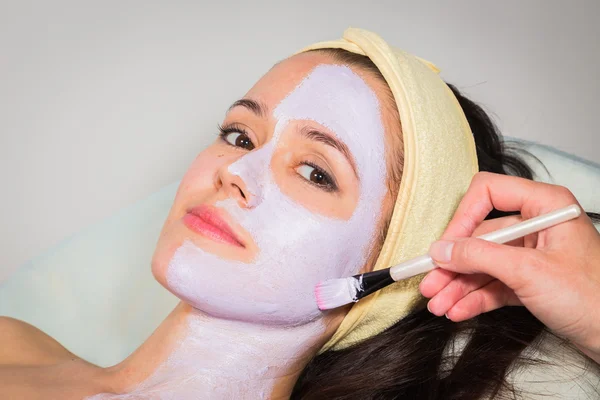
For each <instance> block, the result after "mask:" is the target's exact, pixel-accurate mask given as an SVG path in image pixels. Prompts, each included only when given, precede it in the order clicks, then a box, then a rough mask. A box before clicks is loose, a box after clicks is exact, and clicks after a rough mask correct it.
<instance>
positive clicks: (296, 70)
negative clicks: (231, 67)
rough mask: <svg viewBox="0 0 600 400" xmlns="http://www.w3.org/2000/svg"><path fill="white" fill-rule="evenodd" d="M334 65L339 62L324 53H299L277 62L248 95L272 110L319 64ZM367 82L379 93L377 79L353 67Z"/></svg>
mask: <svg viewBox="0 0 600 400" xmlns="http://www.w3.org/2000/svg"><path fill="white" fill-rule="evenodd" d="M327 64H330V65H333V64H337V65H339V64H340V63H337V62H335V61H333V59H332V58H331V57H330V56H328V55H326V54H323V53H319V52H308V53H301V54H297V55H295V56H293V57H290V58H287V59H285V60H283V61H281V62H280V63H278V64H276V65H275V66H274V67H273V68H271V69H270V70H269V72H267V73H266V74H265V75H264V76H263V77H262V78H261V79H260V80H259V81H258V82H256V84H255V85H254V86H253V87H252V88H251V89H250V90H249V91H248V93H247V94H246V96H244V97H248V98H252V99H255V100H258V101H261V102H263V103H264V104H265V105H267V106H268V108H269V110H270V111H273V109H274V108H275V107H276V106H277V105H278V104H279V103H280V102H281V101H282V100H283V99H284V98H285V97H286V96H287V95H288V94H289V93H290V92H292V91H293V90H294V89H295V88H296V87H297V86H298V85H299V84H300V83H301V82H302V80H303V79H304V78H306V77H307V76H308V75H309V74H310V73H311V72H312V71H313V70H314V69H315V67H317V66H319V65H327ZM351 69H352V71H353V72H354V73H355V74H356V75H358V76H359V77H360V78H361V79H362V80H363V81H365V83H366V84H367V85H368V86H369V87H370V88H371V90H373V91H374V92H375V93H377V91H376V90H375V89H376V86H377V85H376V82H375V79H374V78H372V77H371V76H366V75H368V74H365V73H363V72H362V71H359V70H357V69H356V68H351Z"/></svg>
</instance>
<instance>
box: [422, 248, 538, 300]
mask: <svg viewBox="0 0 600 400" xmlns="http://www.w3.org/2000/svg"><path fill="white" fill-rule="evenodd" d="M537 253H539V251H538V250H534V249H529V248H523V247H514V246H507V245H503V244H498V243H494V242H488V241H486V240H483V239H478V238H464V239H458V240H456V241H450V240H440V241H437V242H435V243H433V244H432V245H431V247H430V248H429V255H430V256H431V258H432V259H433V261H434V262H435V263H436V265H437V266H439V267H440V268H443V269H446V270H449V271H453V272H458V273H461V274H475V273H484V274H487V275H490V276H492V277H494V278H496V279H498V280H500V281H502V282H503V283H504V284H506V286H508V287H510V288H511V289H513V290H516V288H517V287H521V286H522V285H523V284H525V283H526V282H528V281H529V277H530V276H531V274H532V273H534V274H535V269H534V268H533V267H534V266H538V265H540V264H541V263H539V262H537V261H535V260H536V258H537V257H539V255H538V254H537Z"/></svg>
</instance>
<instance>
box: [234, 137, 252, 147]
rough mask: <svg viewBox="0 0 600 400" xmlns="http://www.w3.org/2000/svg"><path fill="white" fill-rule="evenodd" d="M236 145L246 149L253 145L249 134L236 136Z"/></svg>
mask: <svg viewBox="0 0 600 400" xmlns="http://www.w3.org/2000/svg"><path fill="white" fill-rule="evenodd" d="M235 145H236V146H239V147H243V148H245V149H248V148H250V147H252V142H250V139H248V137H247V136H245V135H240V136H238V137H237V138H236V140H235Z"/></svg>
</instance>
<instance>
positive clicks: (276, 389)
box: [0, 53, 399, 399]
mask: <svg viewBox="0 0 600 400" xmlns="http://www.w3.org/2000/svg"><path fill="white" fill-rule="evenodd" d="M322 64H334V62H333V61H332V60H331V59H330V58H329V56H326V55H323V54H320V53H305V54H300V55H297V56H294V57H292V58H290V59H287V60H285V61H283V62H281V63H279V64H277V65H276V66H275V67H273V68H272V69H271V70H270V71H269V72H268V73H267V74H266V75H265V76H264V77H263V78H262V79H261V80H260V81H259V82H257V84H256V85H255V86H254V87H253V88H252V89H251V90H250V91H249V92H248V93H247V94H246V96H245V97H246V98H252V99H254V100H258V101H260V102H261V103H263V104H264V105H266V106H267V108H269V109H273V108H274V107H275V106H276V105H277V104H279V103H280V102H281V100H282V99H283V98H284V97H285V96H286V94H288V93H289V92H290V91H291V90H293V89H294V88H295V87H296V86H297V85H298V84H299V82H301V81H302V79H303V78H304V77H306V76H307V75H308V74H309V73H310V71H312V70H313V69H314V68H315V67H316V66H318V65H322ZM353 72H354V73H356V74H357V75H359V76H360V77H361V78H362V79H363V80H364V82H365V83H367V85H368V86H369V87H370V88H371V89H372V90H373V92H374V93H375V94H376V95H377V98H378V99H379V102H380V103H382V102H384V101H389V99H388V98H387V97H386V96H387V93H386V92H385V90H384V87H383V85H382V83H381V82H379V81H378V80H377V79H376V78H375V77H372V76H370V75H368V74H366V73H363V72H361V71H358V70H356V69H355V68H353ZM381 112H382V113H383V115H382V120H383V126H384V129H385V134H386V136H385V141H386V160H387V164H388V165H389V164H390V163H393V162H395V161H396V160H395V152H394V151H393V150H392V149H391V148H392V146H391V145H390V144H391V143H395V142H394V141H393V140H392V139H391V137H392V135H399V132H398V129H399V127H397V126H395V125H394V124H393V123H391V124H390V122H391V121H393V118H392V117H391V116H390V115H389V114H388V113H387V111H386V108H385V107H382V109H381ZM232 121H235V122H238V123H240V122H241V123H243V124H244V125H245V126H246V127H247V130H248V131H249V132H250V134H249V136H254V137H252V139H253V142H254V143H257V144H259V145H260V143H265V142H267V141H268V140H269V135H271V134H272V132H273V128H274V124H275V122H276V121H275V120H274V119H273V118H272V117H271V116H266V117H260V116H258V115H256V114H255V113H253V112H251V111H249V110H248V109H247V108H245V107H234V108H232V109H231V110H229V112H228V113H227V115H226V117H225V120H224V121H223V123H222V125H223V126H226V125H227V124H229V123H230V122H232ZM293 140H296V139H293ZM284 145H286V146H289V147H290V148H292V149H302V151H304V152H305V154H306V155H308V156H309V157H312V159H311V161H313V162H315V163H317V164H319V166H321V167H323V169H325V170H326V172H328V173H330V174H331V175H333V177H334V179H335V181H336V183H337V185H338V188H339V190H338V191H337V192H335V193H332V192H326V191H321V190H320V189H319V188H317V187H315V186H311V185H310V184H309V183H307V182H306V179H305V177H306V176H310V174H308V172H310V171H307V170H306V169H305V168H304V167H301V166H298V167H299V168H303V169H299V168H296V167H295V166H293V165H292V164H289V163H287V164H286V163H281V165H282V167H281V168H280V169H276V170H274V171H273V173H274V175H275V177H276V181H277V183H278V185H280V187H281V190H282V192H284V193H285V194H286V195H288V196H289V197H291V198H292V199H294V201H296V202H297V203H298V204H300V205H302V206H303V207H306V208H307V209H309V210H311V211H312V212H315V213H318V214H320V215H324V216H327V217H331V218H337V219H347V218H349V216H351V215H352V212H353V210H354V209H355V207H356V204H357V201H358V193H359V190H358V188H359V183H358V180H357V177H356V175H355V174H354V172H353V171H352V166H351V164H350V163H349V162H348V161H346V160H345V158H344V157H342V156H341V155H340V154H339V152H338V151H337V150H334V149H333V148H331V147H330V146H327V145H325V144H323V143H318V142H306V143H301V142H298V143H292V141H290V142H288V143H285V144H284ZM388 149H390V150H388ZM244 154H245V151H244V150H243V149H242V150H240V148H236V147H233V146H230V145H228V144H226V143H225V142H224V141H223V140H220V139H217V140H216V141H215V143H214V144H212V145H211V146H209V147H208V148H206V149H205V150H204V151H202V152H201V153H200V154H199V156H198V157H197V158H196V160H194V162H193V163H192V165H191V166H190V168H189V169H188V172H187V173H186V175H185V177H184V179H183V180H182V183H181V185H180V188H179V191H178V193H177V196H176V199H175V201H174V204H173V207H172V210H171V213H170V214H169V216H168V218H167V221H166V222H165V225H164V228H163V231H162V232H161V235H160V238H159V241H158V244H157V247H156V250H155V254H154V257H153V262H152V272H153V274H154V276H155V278H156V279H157V281H158V282H160V283H161V284H163V285H165V286H168V283H167V281H166V277H167V268H168V265H169V261H170V260H171V257H172V256H173V254H174V252H175V251H176V249H177V248H178V247H179V246H180V245H181V243H182V242H183V241H184V240H186V239H189V237H190V232H189V230H187V228H185V227H184V226H182V225H181V224H180V223H179V221H180V220H181V217H182V215H183V213H184V212H185V210H186V209H187V208H188V207H189V206H190V205H197V204H202V203H207V204H212V203H214V202H217V201H219V200H223V199H226V198H235V199H237V200H239V201H244V199H243V198H242V197H240V190H239V187H236V186H237V185H236V184H235V183H236V181H235V177H233V176H231V175H230V174H229V173H228V171H227V167H228V166H229V165H230V164H232V163H234V162H235V161H236V160H238V159H239V158H240V157H242V156H243V155H244ZM290 154H291V157H292V160H293V158H294V156H295V155H294V152H291V153H290ZM281 157H285V153H282V154H281ZM388 170H389V167H388ZM303 176H304V177H303ZM386 178H387V177H386V176H382V177H381V179H383V180H385V179H386ZM303 179H304V181H303ZM238 183H239V182H238ZM392 205H393V199H392V196H391V194H389V195H387V196H386V197H385V198H384V200H383V201H382V204H381V205H380V206H381V212H380V215H381V217H380V219H379V221H378V223H377V225H378V229H379V228H381V227H382V226H383V223H384V221H385V219H386V218H389V215H390V213H391V209H392ZM240 234H241V235H243V232H241V233H240ZM243 239H244V241H245V243H246V247H234V246H231V245H229V244H226V243H220V242H218V241H215V240H211V239H208V238H204V237H202V236H199V235H196V236H194V237H193V241H194V244H195V245H196V246H198V247H200V248H202V249H203V250H205V251H208V252H211V253H213V254H216V255H218V256H220V257H223V258H226V259H231V260H237V261H242V262H250V261H251V260H252V259H253V258H254V257H255V255H256V253H257V251H258V249H257V248H256V245H255V243H253V242H252V240H251V238H250V237H243ZM375 258H376V254H370V255H369V259H368V261H367V263H366V264H365V266H364V267H363V268H362V269H361V271H362V272H364V271H366V270H368V269H369V268H370V265H372V262H373V261H374V259H375ZM347 310H348V308H341V309H337V310H334V311H331V312H328V313H326V314H324V315H323V317H321V318H320V320H319V324H320V326H323V327H324V329H322V330H318V331H311V332H318V333H316V334H314V333H312V334H311V333H310V332H308V331H305V330H300V328H298V330H297V331H294V330H292V331H291V332H290V333H289V334H290V338H292V339H293V340H296V341H300V342H302V344H303V347H302V349H303V350H302V352H301V353H300V354H295V357H296V358H295V360H296V362H295V363H292V364H290V363H286V364H285V365H284V366H282V365H277V364H269V365H270V367H269V368H271V369H272V370H273V371H272V372H271V374H270V375H271V378H272V379H273V380H274V382H275V384H274V386H273V389H272V392H271V393H270V396H269V397H270V398H288V397H289V395H290V393H291V389H292V387H293V385H294V383H295V381H296V380H297V378H298V375H299V373H300V372H301V371H302V369H303V368H304V366H305V365H306V363H307V362H308V361H309V360H310V358H312V357H313V356H314V355H315V354H316V351H317V350H318V349H319V348H320V347H321V346H322V345H323V344H324V343H325V342H326V341H327V340H328V339H329V338H330V337H331V335H332V334H333V333H334V332H335V330H336V329H337V327H338V326H339V324H340V322H341V320H342V319H343V317H344V315H345V313H346V312H347ZM189 318H194V319H195V320H197V321H200V322H201V323H202V324H203V326H206V327H209V328H210V327H218V326H219V325H218V323H217V322H218V321H215V320H213V319H212V317H210V316H208V315H205V314H202V312H200V311H199V310H197V309H195V308H193V307H191V306H190V305H189V304H186V303H185V302H181V303H180V304H179V305H178V306H177V307H176V308H175V310H173V312H172V313H171V314H170V315H169V316H168V317H167V318H166V319H165V320H164V321H163V323H161V325H160V326H159V327H158V328H157V330H156V331H155V332H154V333H153V334H152V335H151V336H150V337H149V338H148V339H147V340H146V341H145V342H144V343H143V344H142V345H141V346H140V347H139V348H138V349H137V350H136V351H135V352H134V353H133V354H131V355H130V356H129V357H128V358H127V359H125V360H124V361H123V362H121V363H119V364H118V365H115V366H113V367H110V368H99V367H97V366H94V365H92V364H89V363H87V362H85V361H84V360H81V359H80V358H78V357H76V356H75V355H73V354H71V353H69V352H68V351H67V350H66V349H65V348H64V347H62V346H61V345H60V344H59V343H58V342H56V341H54V340H53V339H52V338H50V337H49V336H48V335H46V334H44V333H43V332H41V331H39V330H37V329H36V328H34V327H32V326H30V325H27V324H25V323H23V322H20V321H16V320H13V319H10V318H2V319H0V332H1V333H0V342H2V343H5V344H6V343H8V345H4V346H2V350H1V351H2V352H0V387H1V388H2V391H3V393H8V394H9V395H10V396H13V397H16V398H32V399H33V398H54V397H56V398H58V397H59V398H64V399H69V398H73V399H80V398H82V397H84V396H89V395H93V394H96V393H101V392H106V393H124V392H127V391H128V390H129V389H130V388H132V387H133V386H135V385H137V384H138V383H140V382H143V381H144V380H145V379H147V378H148V377H150V376H151V375H152V373H153V372H154V371H155V370H156V369H157V367H159V366H160V365H162V364H164V362H165V360H166V359H167V357H169V356H170V355H171V354H173V353H174V351H175V349H176V347H177V345H178V344H179V343H181V341H182V340H184V339H185V337H186V335H188V334H189V332H188V329H189V324H188V320H189ZM215 329H217V328H215ZM302 329H304V328H302ZM288 330H289V329H288ZM278 332H279V333H278V335H279V336H274V337H275V338H277V337H280V336H281V335H282V334H285V333H284V332H285V330H281V331H278ZM205 342H207V348H206V349H205V350H206V352H207V353H206V354H208V356H209V357H213V356H218V355H215V354H211V353H210V343H209V341H208V340H206V341H205ZM277 345H278V343H277V342H276V340H274V341H273V343H272V346H275V347H276V346H277ZM197 350H198V351H201V350H202V349H201V348H200V349H197ZM265 351H266V349H265ZM267 353H268V352H267ZM236 365H238V366H243V365H244V361H243V360H238V361H237V362H236ZM49 382H51V383H52V384H49ZM10 396H9V397H10Z"/></svg>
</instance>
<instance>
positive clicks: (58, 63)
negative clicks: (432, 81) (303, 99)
mask: <svg viewBox="0 0 600 400" xmlns="http://www.w3.org/2000/svg"><path fill="white" fill-rule="evenodd" d="M599 16H600V2H598V1H595V0H590V1H502V2H498V1H475V0H473V1H447V2H442V1H439V2H431V1H416V0H414V1H399V0H394V1H360V2H359V1H343V2H341V1H336V2H327V1H324V0H319V1H313V0H302V1H295V2H283V1H279V2H272V3H267V2H261V1H250V2H228V1H211V2H210V3H208V2H201V1H196V2H192V1H163V2H153V1H137V2H136V1H118V2H117V1H112V2H111V1H102V2H100V1H97V2H83V1H37V2H30V1H14V2H0V74H1V78H0V151H1V157H0V179H1V182H2V183H3V185H2V196H1V197H0V199H1V200H0V201H1V203H0V220H1V221H2V224H0V242H1V243H2V247H1V249H2V252H1V255H0V272H2V271H1V270H2V269H3V268H4V269H5V271H6V269H10V268H12V267H13V266H15V265H17V264H19V263H21V262H23V261H25V260H27V259H29V258H30V257H33V256H34V255H36V254H38V253H39V252H40V251H43V250H45V249H47V248H49V247H51V246H53V245H55V244H56V243H57V242H59V241H60V240H61V239H64V238H65V237H68V236H69V235H72V234H74V233H76V232H77V231H79V230H81V229H82V228H84V227H85V226H88V225H90V224H92V223H94V222H96V221H99V220H101V219H103V218H105V217H107V216H109V215H111V214H113V213H114V212H115V211H116V210H118V209H121V208H123V207H125V206H127V205H130V204H133V203H134V202H136V201H138V200H141V199H143V198H145V197H146V196H148V195H149V194H150V193H153V192H155V191H157V190H158V189H159V188H161V187H163V186H164V185H166V184H168V183H170V182H173V181H175V180H177V179H179V178H180V177H181V176H182V174H183V173H184V171H185V170H186V167H187V165H188V164H189V163H190V162H191V161H192V159H193V158H194V157H195V155H196V154H197V153H198V152H199V151H200V150H201V149H202V148H203V147H204V146H205V145H206V144H208V143H210V142H211V141H212V140H213V139H214V137H215V133H216V129H215V127H216V124H217V123H218V122H219V121H220V119H221V118H222V116H223V113H224V111H225V109H226V107H227V106H228V105H229V104H230V103H231V102H232V101H234V100H235V99H237V98H239V97H240V96H242V95H243V94H244V93H245V91H246V90H247V89H249V88H250V87H251V86H252V84H253V83H254V82H255V81H256V80H257V79H258V78H259V77H260V76H261V75H262V74H263V73H264V72H266V71H267V70H268V68H269V67H270V66H271V65H272V64H274V63H275V62H277V61H279V60H281V59H283V58H285V57H286V56H288V55H290V54H291V53H293V52H294V51H296V50H298V49H300V48H301V47H303V46H305V45H308V44H310V43H312V42H315V41H319V40H325V39H333V38H338V37H340V36H341V34H342V32H343V30H344V28H346V27H347V26H356V27H363V28H367V29H371V30H374V31H376V32H377V33H379V34H380V35H382V36H383V37H384V38H385V39H386V40H388V41H389V42H391V43H392V44H394V45H395V46H397V47H400V48H402V49H404V50H407V51H409V52H411V53H414V54H416V55H419V56H421V57H423V58H425V59H428V60H430V61H432V62H434V63H436V64H437V65H438V66H439V67H440V68H441V69H442V76H443V77H444V78H445V79H446V80H447V81H449V82H451V83H455V84H457V85H458V87H459V88H461V89H463V90H464V91H465V92H466V93H467V94H469V95H470V96H471V97H472V98H473V99H475V100H477V101H479V102H481V103H482V104H483V105H484V106H485V107H486V109H487V110H489V111H492V112H493V114H494V115H495V116H496V120H497V122H498V124H499V126H500V127H501V129H502V130H503V132H504V133H505V134H507V135H512V136H517V137H521V138H526V139H530V140H536V141H540V142H543V143H546V144H550V145H553V146H556V147H558V148H560V149H562V150H565V151H567V152H571V153H574V154H577V155H579V156H582V157H585V158H587V159H589V160H592V161H595V162H599V161H600V156H599V154H598V152H597V149H596V148H595V147H597V144H598V139H597V129H596V119H597V116H598V112H599V107H598V106H599V103H600V101H599V100H600V94H599V93H600V90H599V89H600V83H599V79H598V77H597V74H598V70H599V67H598V66H599V65H600V56H599V46H598V39H599V36H600V24H598V23H597V19H598V17H599Z"/></svg>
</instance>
